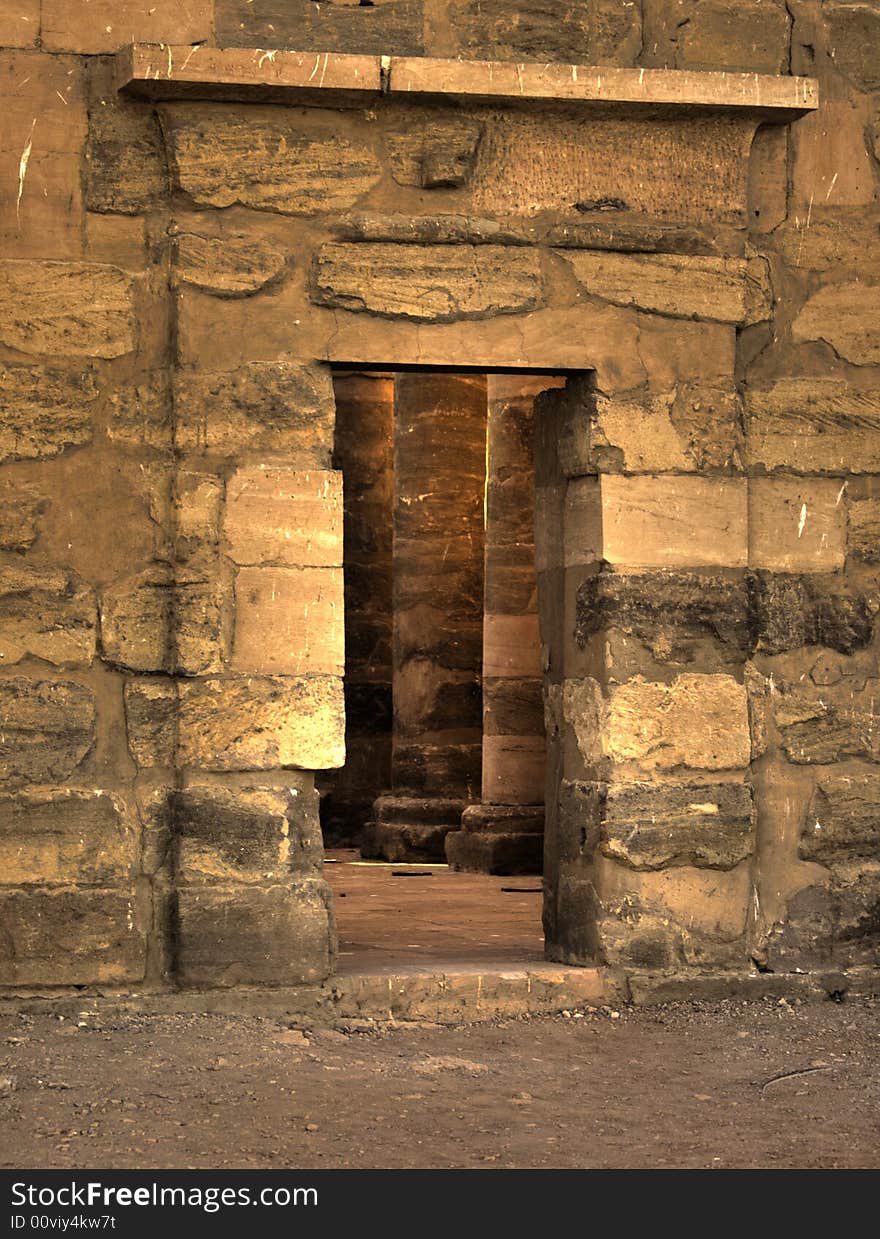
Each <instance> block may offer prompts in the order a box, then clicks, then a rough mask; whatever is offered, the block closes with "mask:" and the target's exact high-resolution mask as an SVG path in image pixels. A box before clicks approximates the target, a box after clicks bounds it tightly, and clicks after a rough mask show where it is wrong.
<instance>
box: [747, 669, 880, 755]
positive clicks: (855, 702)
mask: <svg viewBox="0 0 880 1239" xmlns="http://www.w3.org/2000/svg"><path fill="white" fill-rule="evenodd" d="M822 679H823V681H824V680H825V679H826V677H824V676H823V677H822ZM876 700H877V685H876V681H872V680H867V682H866V681H865V679H864V677H861V676H860V677H859V679H858V680H856V681H854V680H853V679H851V678H849V677H848V676H845V677H843V678H837V679H833V678H832V682H831V683H827V682H823V683H821V684H813V682H812V681H811V680H810V679H809V678H808V677H801V678H799V679H798V680H797V681H795V682H794V683H792V682H791V681H789V680H787V679H786V680H780V681H778V682H777V681H775V680H774V684H773V688H772V691H771V692H770V694H769V703H770V705H771V707H772V710H773V716H774V719H775V722H776V726H777V727H778V729H779V734H780V739H781V744H782V750H783V752H784V753H785V755H786V757H787V758H788V760H789V761H791V762H794V763H795V764H796V765H829V764H831V763H832V762H837V761H841V760H842V759H843V758H847V757H860V758H865V759H866V760H868V761H873V762H877V761H880V734H878V729H877V716H876Z"/></svg>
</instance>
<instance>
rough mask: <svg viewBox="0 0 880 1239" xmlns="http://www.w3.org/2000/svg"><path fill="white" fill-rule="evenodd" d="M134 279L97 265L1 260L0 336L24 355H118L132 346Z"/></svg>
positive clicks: (122, 272) (111, 268)
mask: <svg viewBox="0 0 880 1239" xmlns="http://www.w3.org/2000/svg"><path fill="white" fill-rule="evenodd" d="M132 289H133V285H132V279H131V276H130V275H128V274H126V272H124V271H120V270H119V268H118V267H109V266H103V265H101V264H100V263H83V262H35V261H29V260H21V261H16V260H7V261H5V262H3V263H2V264H0V311H2V312H0V340H2V341H3V343H4V344H8V345H9V346H10V348H15V349H19V350H20V351H21V352H23V353H46V354H56V355H61V356H68V357H107V358H110V357H120V356H122V355H123V354H125V353H130V352H131V351H132V349H133V348H134V317H133V306H132Z"/></svg>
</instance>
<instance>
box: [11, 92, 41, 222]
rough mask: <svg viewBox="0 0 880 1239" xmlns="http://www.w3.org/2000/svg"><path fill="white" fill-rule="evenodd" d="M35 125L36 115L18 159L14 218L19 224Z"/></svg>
mask: <svg viewBox="0 0 880 1239" xmlns="http://www.w3.org/2000/svg"><path fill="white" fill-rule="evenodd" d="M36 127H37V118H36V116H35V117H34V119H33V122H32V123H31V131H30V133H29V134H28V139H27V142H25V145H24V150H23V151H22V152H21V159H19V161H18V197H17V198H16V200H15V218H16V220H17V222H18V224H19V227H20V226H21V195H22V194H23V193H24V178H25V177H26V176H27V169H28V163H29V162H30V158H31V150H32V149H33V141H34V130H35V129H36Z"/></svg>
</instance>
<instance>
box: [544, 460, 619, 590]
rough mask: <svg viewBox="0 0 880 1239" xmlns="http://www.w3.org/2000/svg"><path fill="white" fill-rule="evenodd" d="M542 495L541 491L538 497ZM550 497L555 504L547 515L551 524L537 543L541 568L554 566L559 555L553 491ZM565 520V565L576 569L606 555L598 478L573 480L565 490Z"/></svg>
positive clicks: (563, 557)
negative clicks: (554, 560) (555, 558)
mask: <svg viewBox="0 0 880 1239" xmlns="http://www.w3.org/2000/svg"><path fill="white" fill-rule="evenodd" d="M541 489H543V488H541ZM538 496H540V490H539V491H537V492H536V497H538ZM547 498H548V499H549V501H550V504H551V505H552V506H551V507H550V510H549V512H548V513H547V517H548V524H547V527H546V529H541V527H540V526H539V527H538V528H539V532H540V534H541V536H540V537H539V538H538V539H537V540H536V542H537V546H538V547H539V548H540V553H539V557H538V561H537V562H538V568H539V569H541V568H543V567H553V566H555V565H554V564H553V563H552V557H554V556H555V555H556V554H558V551H557V549H556V537H557V536H558V535H555V530H554V529H553V526H552V523H549V522H552V520H553V516H554V508H555V503H554V495H553V492H552V491H550V492H549V494H548V496H547ZM562 520H563V521H564V533H563V545H562V566H563V567H565V568H573V567H576V566H577V565H578V564H589V563H594V562H595V561H596V560H600V559H601V558H602V554H603V543H602V490H601V482H600V480H599V478H595V477H585V478H572V479H571V481H570V482H569V483H568V486H567V487H566V488H565V508H564V514H563V517H562Z"/></svg>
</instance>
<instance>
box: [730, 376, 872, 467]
mask: <svg viewBox="0 0 880 1239" xmlns="http://www.w3.org/2000/svg"><path fill="white" fill-rule="evenodd" d="M746 416H747V420H748V432H747V451H748V462H749V464H750V465H752V466H754V465H763V466H764V467H765V468H766V469H779V468H782V469H788V470H792V471H794V472H796V473H876V472H878V471H880V390H877V389H872V390H868V391H862V390H857V389H855V388H853V387H852V386H851V385H849V384H848V383H843V382H841V381H840V380H838V379H816V378H811V379H782V380H780V381H779V382H778V383H774V384H773V385H772V386H770V387H765V388H754V387H753V388H749V389H748V390H747V393H746Z"/></svg>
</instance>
